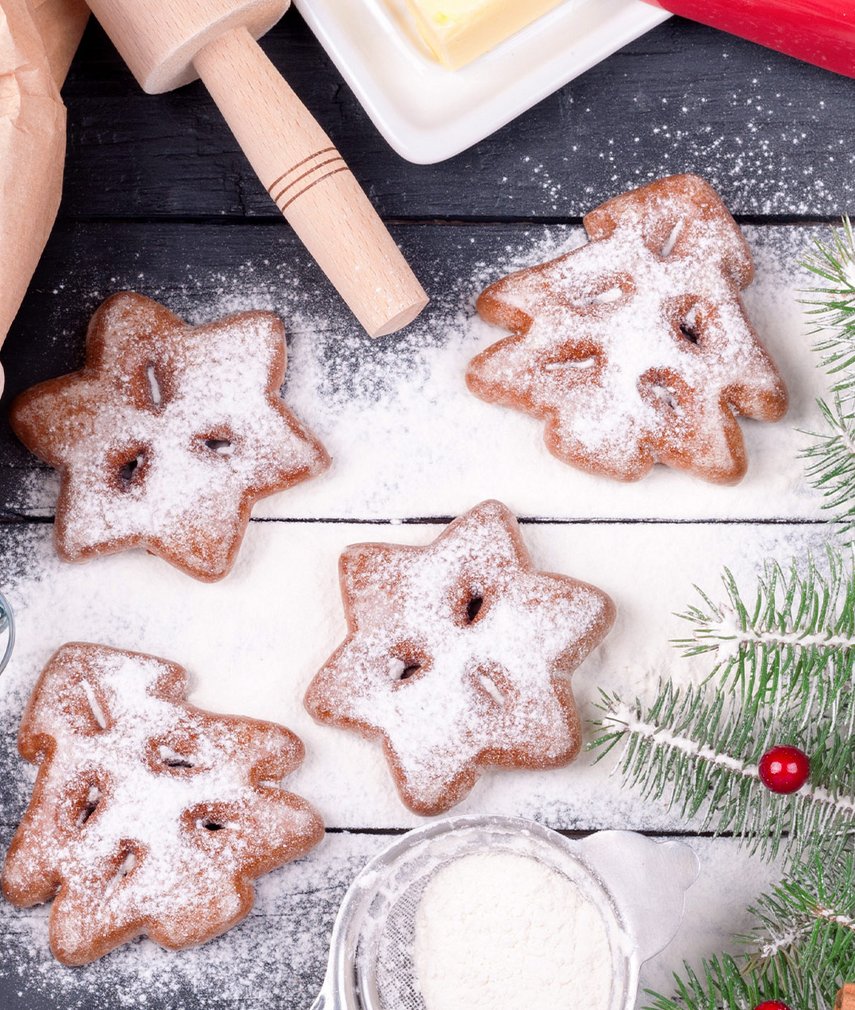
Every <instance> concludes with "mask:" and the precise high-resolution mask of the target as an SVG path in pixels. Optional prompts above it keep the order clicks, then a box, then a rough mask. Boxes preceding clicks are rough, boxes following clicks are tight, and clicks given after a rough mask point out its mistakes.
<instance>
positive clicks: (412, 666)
mask: <svg viewBox="0 0 855 1010" xmlns="http://www.w3.org/2000/svg"><path fill="white" fill-rule="evenodd" d="M421 668H422V664H421V663H407V665H406V666H405V667H404V669H403V670H401V672H400V674H398V680H409V679H410V677H412V676H414V675H415V674H417V673H418V672H419V670H421Z"/></svg>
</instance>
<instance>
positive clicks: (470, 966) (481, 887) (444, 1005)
mask: <svg viewBox="0 0 855 1010" xmlns="http://www.w3.org/2000/svg"><path fill="white" fill-rule="evenodd" d="M414 961H415V969H416V978H417V979H418V984H419V988H420V989H421V993H422V996H423V998H424V1002H425V1006H426V1007H427V1010H461V1007H466V1010H499V1008H501V1010H530V1008H531V1007H549V1008H550V1010H563V1008H568V1010H569V1008H571V1007H573V1008H576V1007H584V1008H585V1010H607V1008H608V1007H609V1005H610V1002H611V987H612V953H611V949H610V945H609V935H608V932H607V928H606V924H605V921H604V919H603V915H602V913H601V912H600V910H599V909H598V908H597V907H596V905H595V904H594V903H593V902H592V901H591V900H590V898H588V897H586V896H585V895H584V894H583V893H582V892H581V891H580V890H579V888H578V887H577V886H576V885H575V884H573V883H572V882H571V881H570V880H569V879H568V878H567V877H565V876H564V875H563V874H561V873H559V872H558V871H556V870H553V869H551V868H550V867H548V866H545V865H544V864H543V863H541V862H539V861H538V860H536V859H532V858H530V857H528V856H519V855H515V854H513V853H507V852H488V853H477V854H474V855H470V856H464V857H463V858H462V859H457V860H455V861H454V862H452V863H449V864H447V865H446V866H444V867H443V868H442V869H441V870H440V871H439V872H438V873H437V874H436V876H435V877H434V878H433V879H432V880H431V882H430V883H429V884H428V886H427V888H426V889H425V893H424V895H423V897H422V900H421V903H420V905H419V908H418V911H417V913H416V931H415V946H414Z"/></svg>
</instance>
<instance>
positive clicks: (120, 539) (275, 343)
mask: <svg viewBox="0 0 855 1010" xmlns="http://www.w3.org/2000/svg"><path fill="white" fill-rule="evenodd" d="M284 376H285V341H284V329H283V327H282V323H281V322H280V321H279V319H278V318H277V317H276V316H275V315H273V314H272V313H269V312H244V313H241V314H239V315H235V316H230V317H228V318H226V319H222V320H220V321H219V322H216V323H211V324H209V325H206V326H196V327H191V326H188V325H187V324H186V323H184V322H183V321H182V320H180V319H179V318H178V317H177V316H175V315H173V314H172V313H171V312H169V311H168V310H167V309H166V308H164V307H163V306H162V305H159V304H158V303H157V302H154V301H152V300H151V299H149V298H144V297H143V296H142V295H138V294H134V293H132V292H124V293H122V294H118V295H114V296H113V297H112V298H110V299H108V300H107V301H106V302H105V303H104V304H103V305H102V306H101V308H100V309H99V310H98V311H97V312H96V314H95V316H94V317H93V319H92V322H91V324H90V327H89V333H88V336H87V344H86V365H85V367H84V368H83V369H82V370H81V371H79V372H74V373H72V374H71V375H66V376H63V377H61V378H58V379H52V380H50V381H48V382H43V383H41V384H40V385H38V386H35V387H33V388H32V389H30V390H28V391H27V392H25V393H23V394H22V395H21V396H20V397H18V399H17V400H16V401H15V403H14V404H13V406H12V412H11V421H12V427H13V428H14V430H15V433H16V434H17V435H18V437H19V438H20V439H21V441H22V442H23V443H24V444H25V445H26V446H27V448H29V449H30V450H31V451H32V452H34V453H36V455H38V456H40V457H41V458H42V459H43V460H45V461H46V462H47V463H49V464H50V465H51V466H54V467H56V468H57V469H58V470H59V472H60V477H61V490H60V495H59V501H58V503H57V510H56V545H57V550H58V552H59V554H60V556H61V557H63V558H65V559H66V560H68V561H82V560H85V559H87V558H91V557H95V556H98V555H102V554H112V553H115V552H117V551H121V550H125V549H127V548H131V547H145V548H146V549H147V550H148V551H150V552H151V553H152V554H157V555H159V556H160V557H163V558H165V559H166V560H167V561H169V562H171V563H172V564H173V565H176V566H177V567H179V568H181V569H183V570H184V571H186V572H188V573H189V574H190V575H193V576H195V577H196V578H199V579H204V580H214V579H219V578H222V577H223V576H224V575H225V574H227V572H228V571H229V569H230V568H231V566H232V564H233V563H234V560H235V556H236V554H237V551H238V548H239V547H240V543H241V540H242V539H243V535H244V533H245V531H246V527H247V524H248V522H249V517H250V512H251V510H252V506H253V503H254V502H256V501H257V500H258V499H259V498H262V497H264V496H266V495H270V494H273V493H274V492H275V491H281V490H284V489H285V488H288V487H291V486H292V485H293V484H296V483H298V482H299V481H302V480H306V479H307V478H309V477H312V476H315V475H316V474H318V473H320V472H321V471H323V470H324V469H325V468H326V467H327V466H328V465H329V457H328V456H327V454H326V452H325V451H324V449H323V447H322V446H321V445H320V443H319V442H318V441H317V440H316V439H315V438H314V437H313V436H312V435H311V434H310V433H309V432H308V431H306V429H305V428H303V427H302V425H300V423H299V422H298V421H297V419H296V418H295V417H294V416H293V415H292V414H291V413H290V412H289V411H288V410H287V409H286V408H285V406H284V404H283V403H282V401H281V398H280V396H279V387H280V386H281V385H282V382H283V379H284Z"/></svg>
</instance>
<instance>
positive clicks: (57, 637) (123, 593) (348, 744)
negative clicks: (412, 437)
mask: <svg viewBox="0 0 855 1010" xmlns="http://www.w3.org/2000/svg"><path fill="white" fill-rule="evenodd" d="M441 528H442V525H441V524H437V523H434V524H421V525H404V526H390V525H388V524H384V525H377V524H362V525H353V524H347V523H309V524H306V523H286V522H276V523H253V524H252V526H251V527H250V530H249V532H248V534H247V537H246V540H245V542H244V545H243V548H242V551H241V554H240V557H239V559H238V563H237V566H236V568H235V570H234V572H233V573H232V574H231V575H230V576H229V577H228V578H226V579H225V580H223V581H221V582H218V583H215V584H213V585H208V584H203V583H199V582H196V581H194V580H193V579H190V578H188V577H187V576H185V575H182V574H180V573H178V572H177V571H176V570H175V569H173V568H171V567H170V566H169V565H167V564H166V563H165V562H163V561H161V560H159V559H157V558H152V557H150V556H148V555H146V554H145V553H143V552H141V551H136V552H126V553H124V554H120V555H116V556H114V557H111V558H105V559H101V560H98V561H94V562H90V563H87V564H85V565H68V564H65V563H62V562H60V561H58V560H57V558H56V556H55V554H54V551H53V546H52V543H51V535H52V530H51V528H50V527H49V526H45V525H38V526H30V527H20V526H18V527H11V526H8V525H7V526H3V527H0V565H1V566H2V571H3V572H4V577H3V592H4V593H5V594H6V595H7V597H8V598H9V599H10V601H11V605H12V607H13V609H14V611H15V613H16V615H17V624H18V643H17V645H16V651H15V654H14V655H13V657H12V661H11V663H10V666H9V668H8V669H7V671H6V673H5V674H4V675H3V678H2V680H0V719H2V724H3V733H4V736H5V741H6V742H5V744H4V745H3V748H2V755H3V761H4V762H5V763H6V767H3V768H0V782H2V783H5V791H6V796H7V798H9V797H10V796H11V794H12V793H14V795H15V797H16V798H17V799H16V802H18V801H19V800H20V794H21V792H22V791H25V790H26V788H27V785H26V778H25V777H22V770H21V768H20V766H19V764H18V762H17V760H16V759H15V758H14V757H13V755H12V752H13V746H12V739H13V736H14V733H15V731H16V726H17V723H18V720H19V718H20V714H21V712H22V711H23V707H24V703H25V700H26V696H27V695H28V694H29V692H30V690H31V687H32V684H33V683H34V680H35V677H36V675H37V674H38V672H39V670H40V669H41V668H42V667H43V665H44V664H45V663H46V662H47V660H48V658H49V656H50V655H51V654H52V652H53V651H54V650H55V649H56V648H58V647H59V646H60V645H61V644H62V643H63V642H67V641H93V642H104V643H105V644H108V645H112V646H118V647H123V648H129V649H136V650H139V651H142V652H149V653H152V654H154V655H159V656H162V657H164V658H166V659H171V660H174V661H176V662H179V663H181V664H183V665H184V666H185V667H186V668H187V669H188V670H189V671H190V672H191V675H192V678H193V685H194V691H193V698H194V700H195V701H197V702H198V703H199V704H200V705H201V706H202V707H206V708H211V709H214V710H218V711H224V712H236V713H239V714H243V715H249V716H256V717H260V718H268V719H273V720H275V721H277V722H281V723H283V724H284V725H287V726H289V727H290V728H291V729H293V730H294V731H295V732H296V733H297V734H298V735H299V736H300V737H301V738H302V739H303V740H304V742H305V744H306V748H307V753H308V757H307V760H306V762H305V764H304V765H303V767H302V768H301V769H300V770H299V771H298V772H297V773H296V774H295V775H294V777H293V780H292V781H293V786H294V789H295V790H296V791H297V792H300V793H302V794H304V795H305V796H307V797H310V798H311V799H312V801H313V802H315V803H316V804H317V805H318V807H319V809H320V811H321V813H322V814H323V816H324V819H325V822H326V823H327V824H328V825H330V826H332V827H339V828H348V829H360V828H390V827H401V826H407V825H413V824H416V823H418V822H419V818H417V817H416V816H415V815H413V814H412V813H410V812H409V811H407V810H406V808H404V806H403V805H402V804H401V802H400V800H399V798H398V796H397V793H396V792H395V789H394V786H393V782H392V779H391V776H390V775H389V773H388V769H387V767H386V763H385V761H384V759H383V756H382V752H381V748H380V747H378V746H376V745H374V744H372V743H369V742H368V741H366V740H364V739H362V738H361V737H359V736H358V735H356V734H353V733H349V732H345V731H343V730H336V729H332V728H329V727H326V726H320V725H317V724H316V723H314V722H313V721H312V719H311V718H310V717H309V715H308V714H307V712H306V711H305V709H304V708H303V703H302V699H303V695H304V693H305V690H306V687H307V686H308V683H309V681H310V679H311V678H312V676H313V675H314V673H315V672H316V671H317V670H318V669H319V667H320V666H321V665H322V664H323V662H324V661H325V659H326V658H327V657H328V656H329V655H330V654H331V653H332V651H333V649H334V648H335V647H336V646H337V645H338V644H339V642H340V641H341V640H342V639H343V638H344V635H345V630H346V629H345V625H344V617H343V614H342V607H341V598H340V592H339V585H338V558H339V555H340V553H341V551H342V550H343V549H344V548H345V546H347V545H348V544H351V543H356V542H365V541H378V540H379V541H389V542H395V543H410V544H423V543H428V542H430V541H431V540H432V539H434V537H435V536H436V535H437V533H438V532H439V530H440V529H441ZM524 536H525V540H526V543H527V544H528V545H529V546H530V548H531V551H532V554H533V557H534V559H535V562H536V563H537V564H538V565H539V567H541V568H542V569H544V570H547V571H556V572H564V573H566V574H568V575H572V576H574V577H576V578H579V579H583V580H584V581H587V582H590V583H593V584H594V585H597V586H599V587H601V588H602V589H604V590H605V591H606V592H607V593H609V594H610V596H611V597H612V599H613V600H614V601H615V603H616V605H617V608H618V619H617V622H616V624H615V627H614V628H613V630H612V632H611V634H610V635H609V636H608V638H607V639H606V641H605V643H604V644H603V646H602V647H601V648H599V649H598V650H596V651H595V652H594V653H593V654H592V655H591V656H590V657H589V658H588V659H587V660H586V661H585V663H584V664H583V665H582V666H581V667H580V669H579V670H578V671H577V673H576V675H575V677H574V691H575V694H576V698H577V703H578V705H579V708H580V712H581V714H582V716H583V719H585V720H589V719H592V718H595V717H596V714H597V710H596V703H597V701H598V699H599V697H600V690H601V689H602V690H606V691H619V692H621V693H622V694H624V695H625V696H628V697H635V696H644V697H648V696H652V694H653V692H654V691H655V689H656V684H657V682H658V680H659V679H660V678H661V677H666V676H673V677H675V678H676V679H677V680H678V681H685V682H687V683H688V682H691V681H695V680H698V679H700V678H702V677H703V676H704V675H705V674H706V673H708V672H709V670H710V668H711V665H712V663H711V660H710V657H709V656H702V657H696V658H694V659H692V660H684V659H682V658H680V657H679V655H678V653H677V651H676V650H675V649H674V647H673V646H672V645H671V644H670V643H671V641H672V640H673V639H676V638H680V637H683V636H685V635H686V634H687V629H688V625H686V623H685V622H684V621H682V620H680V619H678V618H677V617H675V616H674V615H675V614H676V613H678V612H681V611H684V610H685V609H686V607H687V606H688V605H689V604H690V603H696V602H699V599H698V597H697V595H696V592H695V590H694V588H693V587H694V586H695V585H697V586H700V587H702V588H703V589H704V590H705V591H707V592H708V593H709V594H711V595H712V596H713V598H714V599H716V600H717V601H718V600H721V599H722V591H721V587H720V576H721V571H722V567H723V566H725V565H727V566H729V567H730V568H731V570H732V571H733V573H734V575H735V577H736V578H737V580H738V581H739V583H740V584H741V585H742V586H744V590H745V592H746V593H747V594H748V595H749V598H751V597H753V589H754V585H755V575H756V572H757V570H758V568H759V567H760V566H761V565H762V563H763V561H764V559H766V558H776V559H778V560H779V561H781V562H782V563H787V561H788V559H789V558H791V557H792V558H799V559H802V560H804V559H805V558H806V555H807V554H808V552H811V551H812V552H813V553H814V554H817V555H818V554H820V553H821V551H822V549H823V545H824V543H825V542H826V541H827V536H828V534H827V531H826V530H825V528H823V527H819V528H817V527H810V526H801V525H780V526H756V525H752V524H747V523H744V524H735V525H728V526H719V525H713V524H701V525H682V524H645V523H635V524H616V525H615V524H605V523H592V524H589V525H586V526H577V525H560V524H535V525H526V526H525V527H524ZM617 559H620V560H619V561H618V560H617ZM456 811H457V812H459V813H462V814H481V813H495V814H510V815H523V816H529V817H535V818H536V819H538V820H540V821H542V822H543V823H546V824H549V825H551V826H553V827H559V828H567V829H573V830H592V829H598V828H602V827H609V826H612V827H613V826H615V824H616V816H617V815H616V811H620V814H619V817H618V823H620V824H621V825H622V826H624V827H626V826H633V827H635V828H638V829H640V830H647V831H674V830H682V829H684V828H685V827H686V825H684V824H683V823H682V822H681V820H680V818H679V814H678V812H676V811H674V812H671V813H669V812H667V811H666V810H665V809H664V808H660V807H658V806H656V805H653V804H650V803H647V802H642V801H641V800H639V799H638V797H637V796H636V795H634V794H633V793H631V792H627V791H626V790H624V789H623V788H622V787H621V785H620V783H619V781H618V779H617V778H614V777H610V764H609V763H608V762H605V761H604V762H602V763H600V764H598V765H593V763H592V759H591V757H590V756H589V755H582V756H581V757H580V758H579V759H578V760H577V761H576V762H574V763H573V764H572V765H570V766H568V767H566V768H563V769H559V770H554V771H544V772H501V773H499V772H496V773H492V774H488V775H485V776H484V777H483V778H482V780H481V781H480V782H479V784H478V785H477V787H476V788H475V789H474V790H473V791H472V793H471V794H470V795H469V796H468V797H467V798H466V799H465V800H464V801H463V802H462V803H461V804H460V805H459V806H458V807H457V808H456Z"/></svg>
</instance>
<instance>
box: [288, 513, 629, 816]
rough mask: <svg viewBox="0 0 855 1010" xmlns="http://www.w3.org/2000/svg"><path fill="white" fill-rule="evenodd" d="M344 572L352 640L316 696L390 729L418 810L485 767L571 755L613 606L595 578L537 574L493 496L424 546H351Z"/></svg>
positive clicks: (322, 676)
mask: <svg viewBox="0 0 855 1010" xmlns="http://www.w3.org/2000/svg"><path fill="white" fill-rule="evenodd" d="M340 567H341V582H342V593H343V595H344V598H345V608H346V611H347V616H348V624H349V628H350V635H349V637H348V638H347V640H346V641H345V643H344V644H343V645H342V646H341V647H340V648H339V649H338V651H337V652H336V653H335V654H334V655H333V656H332V658H331V659H330V660H329V662H328V663H327V664H326V665H325V666H324V668H323V669H322V670H321V671H320V672H319V673H318V675H317V676H316V677H315V679H314V681H313V682H312V684H311V686H310V688H309V691H308V693H307V696H306V704H307V707H308V708H309V711H310V712H311V713H312V715H314V716H315V718H317V719H319V720H321V721H324V722H329V723H332V724H334V725H339V726H345V727H351V728H356V729H359V730H361V731H363V732H365V733H367V734H368V735H370V736H379V737H382V738H383V740H384V742H385V746H386V752H387V756H388V758H389V761H390V763H391V765H392V770H393V773H394V775H395V777H396V780H397V784H398V787H399V790H400V792H401V794H402V797H403V799H404V801H405V802H406V803H407V805H408V806H410V807H411V809H413V810H415V811H416V812H419V813H438V812H441V811H443V810H446V809H448V808H449V807H450V806H452V805H453V804H454V803H456V802H457V801H458V800H460V799H461V798H462V797H463V796H464V795H465V794H466V793H467V792H468V791H469V790H470V789H471V788H472V786H473V785H474V783H475V781H476V779H477V777H478V774H479V767H480V766H484V765H499V766H505V767H522V768H549V767H555V766H558V765H562V764H566V763H567V762H568V761H570V760H572V758H573V757H575V755H576V753H577V752H578V750H579V745H580V730H579V720H578V715H577V713H576V707H575V703H574V701H573V696H572V693H571V690H570V685H569V674H570V673H571V672H572V670H573V669H574V668H575V667H576V666H577V665H578V664H579V663H580V662H581V661H582V660H583V659H584V658H585V656H586V655H587V654H588V653H589V652H590V651H591V649H593V648H594V647H595V646H596V645H597V644H598V643H599V642H600V641H601V639H602V638H603V637H604V635H605V634H606V632H607V631H608V629H609V627H610V626H611V623H612V620H613V616H614V608H613V606H612V604H611V601H610V600H609V599H608V597H607V596H606V595H605V594H604V593H602V592H601V591H600V590H598V589H595V588H594V587H592V586H588V585H585V584H584V583H580V582H576V581H575V580H573V579H570V578H567V577H565V576H560V575H552V574H546V573H543V572H537V571H536V570H534V567H533V565H532V562H531V560H530V558H529V556H528V554H527V552H526V550H525V547H524V545H523V544H522V541H521V538H520V535H519V530H518V527H517V525H516V521H515V520H514V518H513V516H512V515H511V514H510V512H509V511H508V510H507V509H506V508H505V506H503V505H501V504H500V503H498V502H484V503H483V504H481V505H479V506H478V507H477V508H475V509H473V510H472V511H471V512H468V513H467V514H466V515H464V516H463V517H461V518H460V519H458V520H456V521H455V522H454V523H452V524H451V526H449V527H448V528H447V529H446V530H445V532H444V533H443V534H442V535H441V536H440V537H439V538H438V539H437V540H436V541H435V542H434V543H433V544H430V545H428V546H427V547H403V546H395V545H390V544H359V545H356V546H354V547H350V548H348V550H347V551H346V552H345V553H344V555H343V556H342V559H341V566H340Z"/></svg>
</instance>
